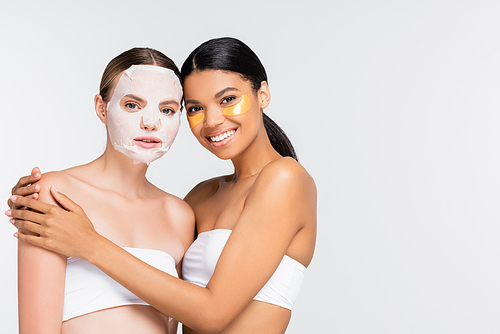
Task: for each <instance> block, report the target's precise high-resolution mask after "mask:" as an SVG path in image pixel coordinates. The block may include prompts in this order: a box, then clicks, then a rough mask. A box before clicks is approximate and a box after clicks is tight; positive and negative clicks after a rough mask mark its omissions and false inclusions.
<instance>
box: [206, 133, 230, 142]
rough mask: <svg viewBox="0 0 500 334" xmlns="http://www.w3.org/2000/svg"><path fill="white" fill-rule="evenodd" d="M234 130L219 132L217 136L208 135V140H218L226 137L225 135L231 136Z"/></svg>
mask: <svg viewBox="0 0 500 334" xmlns="http://www.w3.org/2000/svg"><path fill="white" fill-rule="evenodd" d="M235 132H236V131H235V130H230V131H227V132H224V133H221V134H220V135H218V136H214V137H210V140H211V141H214V142H218V141H221V140H223V139H226V138H227V137H231V136H232V135H233V134H234V133H235Z"/></svg>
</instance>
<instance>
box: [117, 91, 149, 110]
mask: <svg viewBox="0 0 500 334" xmlns="http://www.w3.org/2000/svg"><path fill="white" fill-rule="evenodd" d="M147 104H148V101H147V100H146V99H145V98H144V97H143V96H141V95H137V94H128V95H125V96H124V97H122V99H121V100H120V108H121V109H122V110H123V111H126V112H137V111H139V110H141V109H144V108H145V107H146V106H147Z"/></svg>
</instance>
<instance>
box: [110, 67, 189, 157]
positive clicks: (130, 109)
mask: <svg viewBox="0 0 500 334" xmlns="http://www.w3.org/2000/svg"><path fill="white" fill-rule="evenodd" d="M181 99H182V88H181V86H180V82H179V79H178V78H177V76H176V75H175V74H174V73H173V71H171V70H169V69H166V68H163V67H158V66H151V65H133V66H132V67H130V68H129V69H128V70H126V71H125V72H124V73H123V74H122V75H121V77H120V79H119V80H118V83H117V84H116V87H115V90H114V92H113V96H112V97H111V100H110V101H109V103H108V105H107V122H106V124H107V126H108V133H109V138H110V141H111V143H112V144H113V147H114V148H115V149H116V150H117V151H119V152H122V153H123V154H125V155H126V156H128V157H129V158H131V159H132V160H134V162H135V163H140V162H143V163H147V164H149V163H150V162H152V161H154V160H156V159H158V158H160V157H162V156H163V155H164V154H165V153H167V151H168V150H169V148H170V146H171V145H172V143H173V141H174V139H175V136H176V135H177V132H178V131H179V125H180V112H179V109H180V101H181Z"/></svg>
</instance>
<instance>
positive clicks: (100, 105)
mask: <svg viewBox="0 0 500 334" xmlns="http://www.w3.org/2000/svg"><path fill="white" fill-rule="evenodd" d="M94 108H95V113H96V114H97V117H99V119H100V120H101V122H103V123H104V124H106V123H107V119H106V103H105V102H104V100H103V99H102V96H101V95H99V94H97V95H96V96H95V97H94Z"/></svg>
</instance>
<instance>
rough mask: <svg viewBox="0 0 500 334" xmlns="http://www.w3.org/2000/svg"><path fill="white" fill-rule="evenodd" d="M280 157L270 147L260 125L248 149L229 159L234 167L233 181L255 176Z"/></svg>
mask: <svg viewBox="0 0 500 334" xmlns="http://www.w3.org/2000/svg"><path fill="white" fill-rule="evenodd" d="M281 157H282V156H281V155H280V154H279V153H278V152H276V150H275V149H274V148H273V146H272V145H271V142H270V141H269V137H268V136H267V133H266V130H265V127H264V124H262V126H261V128H260V130H259V133H258V134H257V137H256V138H255V140H254V141H253V142H252V143H251V144H250V145H249V146H248V148H247V149H246V150H245V151H244V152H243V153H241V154H240V155H238V156H237V157H234V158H233V159H231V162H232V163H233V166H234V179H235V180H236V181H237V180H239V179H242V178H246V177H249V176H253V175H256V174H258V173H260V172H261V171H262V169H263V168H264V167H265V166H266V165H267V164H268V163H270V162H271V161H274V160H277V159H280V158H281Z"/></svg>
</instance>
